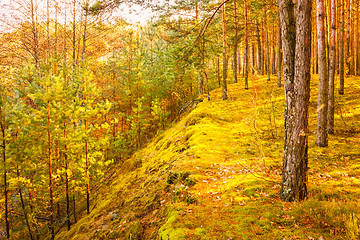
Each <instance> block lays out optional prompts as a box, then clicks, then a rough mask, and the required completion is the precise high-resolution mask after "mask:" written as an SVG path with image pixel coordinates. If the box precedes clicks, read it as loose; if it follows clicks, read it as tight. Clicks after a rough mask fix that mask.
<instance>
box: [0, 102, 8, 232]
mask: <svg viewBox="0 0 360 240" xmlns="http://www.w3.org/2000/svg"><path fill="white" fill-rule="evenodd" d="M0 121H1V122H0V126H1V133H2V160H3V168H4V200H5V202H4V205H5V207H4V209H5V213H4V215H5V216H4V217H5V231H6V238H10V223H9V209H8V206H9V203H8V182H7V166H6V141H5V123H4V121H5V117H4V116H3V110H2V107H1V106H0Z"/></svg>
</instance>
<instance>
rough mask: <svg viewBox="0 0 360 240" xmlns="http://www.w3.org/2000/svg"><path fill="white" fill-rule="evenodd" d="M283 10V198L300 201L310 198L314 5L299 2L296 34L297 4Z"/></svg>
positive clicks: (307, 0)
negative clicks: (308, 192)
mask: <svg viewBox="0 0 360 240" xmlns="http://www.w3.org/2000/svg"><path fill="white" fill-rule="evenodd" d="M279 9H280V22H281V33H282V35H283V38H282V41H283V42H282V49H283V59H284V63H283V65H284V86H285V137H284V138H285V145H284V159H283V173H282V183H281V190H280V193H279V195H280V198H281V199H282V200H283V201H296V200H303V199H305V198H306V195H307V189H306V181H307V179H306V172H307V159H308V157H307V149H308V144H307V142H308V104H309V96H310V85H309V84H310V65H311V61H310V59H311V1H310V0H298V1H297V9H296V31H295V19H294V4H293V2H292V1H287V0H280V1H279ZM295 32H296V33H295ZM295 37H296V39H295ZM295 46H296V47H295ZM295 48H296V50H295ZM295 53H296V54H295Z"/></svg>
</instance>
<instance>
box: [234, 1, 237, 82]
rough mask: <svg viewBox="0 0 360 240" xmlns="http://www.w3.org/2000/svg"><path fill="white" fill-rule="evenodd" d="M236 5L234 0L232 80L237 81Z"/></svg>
mask: <svg viewBox="0 0 360 240" xmlns="http://www.w3.org/2000/svg"><path fill="white" fill-rule="evenodd" d="M237 27H238V26H237V7H236V1H234V50H233V82H234V83H237V82H238V80H237V65H238V62H237V51H238V30H237Z"/></svg>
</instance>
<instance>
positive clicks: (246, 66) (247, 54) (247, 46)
mask: <svg viewBox="0 0 360 240" xmlns="http://www.w3.org/2000/svg"><path fill="white" fill-rule="evenodd" d="M244 5H245V6H244V14H245V53H244V55H245V62H244V73H245V89H249V80H248V77H249V66H248V64H249V43H248V15H247V0H245V1H244Z"/></svg>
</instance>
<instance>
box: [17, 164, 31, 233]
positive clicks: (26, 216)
mask: <svg viewBox="0 0 360 240" xmlns="http://www.w3.org/2000/svg"><path fill="white" fill-rule="evenodd" d="M16 168H17V169H16V174H17V177H18V178H20V170H19V166H18V165H17V166H16ZM18 192H19V196H20V202H21V208H22V210H23V214H24V218H25V223H26V227H27V229H28V232H29V237H30V239H31V240H33V239H34V238H33V235H32V231H31V227H30V222H29V218H28V214H27V212H26V209H25V201H24V197H23V194H22V191H21V186H19V188H18Z"/></svg>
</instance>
